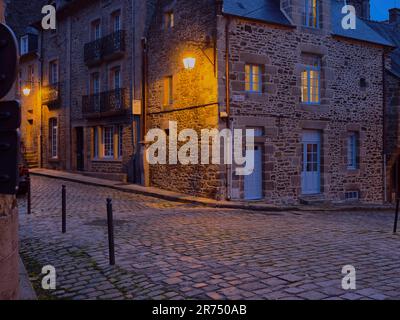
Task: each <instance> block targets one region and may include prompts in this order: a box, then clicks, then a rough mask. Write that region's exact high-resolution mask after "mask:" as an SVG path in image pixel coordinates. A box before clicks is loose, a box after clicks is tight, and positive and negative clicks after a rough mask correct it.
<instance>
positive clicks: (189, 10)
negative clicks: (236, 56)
mask: <svg viewBox="0 0 400 320" xmlns="http://www.w3.org/2000/svg"><path fill="white" fill-rule="evenodd" d="M214 8H215V1H213V0H202V1H165V0H162V1H159V2H158V5H157V11H156V14H155V16H154V18H153V21H152V24H151V27H150V30H149V35H148V70H149V79H148V95H149V97H148V108H147V110H148V115H147V119H148V124H147V130H149V129H151V128H161V129H163V130H166V129H168V121H177V123H178V133H179V131H181V130H182V129H186V128H188V129H194V130H196V132H197V133H198V135H199V136H200V131H201V129H211V128H218V127H219V116H218V111H219V107H218V91H217V90H218V88H217V74H216V68H217V66H215V65H214V41H215V40H216V37H215V36H216V34H215V31H216V12H215V9H214ZM168 12H173V16H174V26H173V27H172V28H167V29H166V28H164V27H163V26H164V25H165V15H166V14H167V13H168ZM185 57H193V58H195V59H196V65H195V68H194V69H192V70H186V69H185V68H184V65H183V59H184V58H185ZM168 76H172V82H173V103H172V104H170V105H165V103H163V94H164V85H165V84H164V79H165V77H168ZM182 144H183V142H182V143H181V144H179V146H178V147H180V146H181V145H182ZM221 169H222V167H220V166H219V165H150V183H151V185H153V186H157V187H161V188H164V189H168V190H174V191H179V192H185V193H188V194H192V195H197V196H206V197H212V198H219V197H221V194H222V191H221V188H222V184H223V177H222V176H221V174H222V173H221Z"/></svg>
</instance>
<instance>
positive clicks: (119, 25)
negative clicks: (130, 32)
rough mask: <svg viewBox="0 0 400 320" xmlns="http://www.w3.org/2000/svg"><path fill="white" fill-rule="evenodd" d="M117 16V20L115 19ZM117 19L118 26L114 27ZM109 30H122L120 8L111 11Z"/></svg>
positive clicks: (113, 31)
mask: <svg viewBox="0 0 400 320" xmlns="http://www.w3.org/2000/svg"><path fill="white" fill-rule="evenodd" d="M117 17H118V20H117ZM117 21H118V28H116V26H117V25H116V22H117ZM111 28H112V30H111V32H112V33H115V32H118V31H121V30H122V19H121V10H120V9H118V10H115V11H114V12H113V13H111Z"/></svg>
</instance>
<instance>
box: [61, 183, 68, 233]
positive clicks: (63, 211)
mask: <svg viewBox="0 0 400 320" xmlns="http://www.w3.org/2000/svg"><path fill="white" fill-rule="evenodd" d="M61 206H62V208H61V216H62V233H66V232H67V197H66V190H65V186H64V185H63V186H62V189H61Z"/></svg>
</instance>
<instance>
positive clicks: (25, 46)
mask: <svg viewBox="0 0 400 320" xmlns="http://www.w3.org/2000/svg"><path fill="white" fill-rule="evenodd" d="M20 46H21V48H20V50H21V56H22V55H24V54H27V53H28V52H29V37H28V36H23V37H22V38H21V44H20Z"/></svg>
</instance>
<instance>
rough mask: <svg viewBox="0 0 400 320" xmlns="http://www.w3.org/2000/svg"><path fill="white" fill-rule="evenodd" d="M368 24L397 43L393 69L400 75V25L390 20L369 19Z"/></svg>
mask: <svg viewBox="0 0 400 320" xmlns="http://www.w3.org/2000/svg"><path fill="white" fill-rule="evenodd" d="M368 25H369V26H370V27H371V28H372V29H374V30H375V31H376V32H377V33H379V34H380V35H381V36H382V37H384V38H385V39H388V40H389V41H391V42H392V43H393V44H395V45H396V47H397V48H396V49H395V50H394V51H393V52H392V54H391V58H392V71H393V73H395V74H396V75H397V76H398V77H400V26H396V25H394V24H390V23H388V22H376V21H368Z"/></svg>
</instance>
